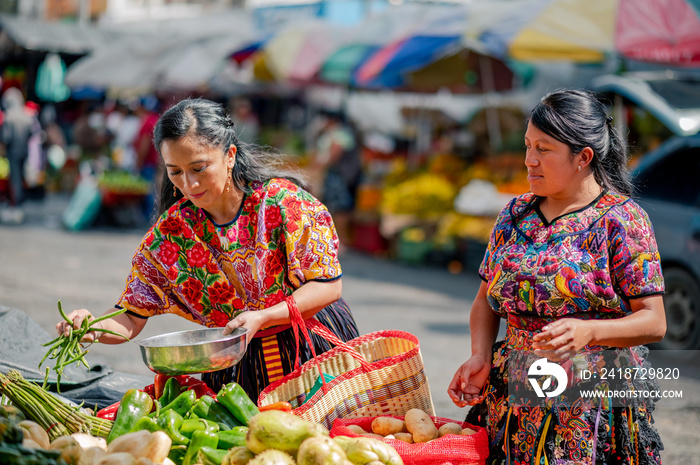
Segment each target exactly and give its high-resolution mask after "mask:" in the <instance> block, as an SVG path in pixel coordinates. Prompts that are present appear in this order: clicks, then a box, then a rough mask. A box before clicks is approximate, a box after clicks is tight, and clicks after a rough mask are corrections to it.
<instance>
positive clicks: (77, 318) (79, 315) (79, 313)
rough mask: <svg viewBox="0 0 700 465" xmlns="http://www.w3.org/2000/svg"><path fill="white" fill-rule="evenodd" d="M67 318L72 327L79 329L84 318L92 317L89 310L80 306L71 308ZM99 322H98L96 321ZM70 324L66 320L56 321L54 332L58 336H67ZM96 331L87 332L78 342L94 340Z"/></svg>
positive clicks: (90, 319) (90, 318)
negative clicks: (78, 308)
mask: <svg viewBox="0 0 700 465" xmlns="http://www.w3.org/2000/svg"><path fill="white" fill-rule="evenodd" d="M67 316H68V319H69V320H71V321H72V322H73V329H74V330H75V329H80V327H81V326H82V324H83V321H84V320H86V319H87V320H88V322H89V321H92V320H93V319H94V317H93V316H92V313H90V311H89V310H87V309H84V308H81V309H80V310H73V311H72V312H70V313H69V314H68V315H67ZM98 324H99V323H98ZM70 328H71V325H70V324H68V322H67V321H66V320H63V319H62V320H61V321H59V322H58V323H56V332H57V333H58V335H59V336H61V335H63V336H66V337H67V336H68V335H69V334H70ZM95 337H96V333H95V332H94V331H90V332H88V333H87V334H86V335H85V336H84V337H83V339H82V340H81V341H80V342H94V341H95Z"/></svg>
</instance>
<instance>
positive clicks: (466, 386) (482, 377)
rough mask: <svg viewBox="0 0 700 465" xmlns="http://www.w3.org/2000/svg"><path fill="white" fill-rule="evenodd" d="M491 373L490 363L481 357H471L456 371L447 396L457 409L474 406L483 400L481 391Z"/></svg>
mask: <svg viewBox="0 0 700 465" xmlns="http://www.w3.org/2000/svg"><path fill="white" fill-rule="evenodd" d="M490 371H491V363H490V361H488V360H486V358H485V357H484V356H483V355H472V356H471V357H470V358H469V360H467V361H466V362H464V363H463V364H462V366H460V367H459V368H458V369H457V372H456V373H455V375H454V377H453V378H452V382H451V383H450V386H449V387H448V388H447V394H448V395H449V396H450V399H452V402H454V404H455V405H456V406H457V407H466V406H467V405H474V404H477V403H479V402H481V401H482V400H483V396H482V395H481V390H482V388H483V387H484V384H486V380H487V379H488V377H489V372H490Z"/></svg>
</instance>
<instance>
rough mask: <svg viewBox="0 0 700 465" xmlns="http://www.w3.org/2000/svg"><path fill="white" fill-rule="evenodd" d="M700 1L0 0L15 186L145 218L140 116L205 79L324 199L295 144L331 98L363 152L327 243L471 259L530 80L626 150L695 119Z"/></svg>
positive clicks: (150, 168)
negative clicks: (573, 95) (610, 106)
mask: <svg viewBox="0 0 700 465" xmlns="http://www.w3.org/2000/svg"><path fill="white" fill-rule="evenodd" d="M699 10H700V2H698V1H697V0H494V1H477V0H473V1H468V0H465V1H452V2H446V1H443V2H438V1H431V2H428V1H408V0H405V1H400V0H391V1H380V0H364V1H363V0H333V1H312V0H309V1H301V0H300V1H273V0H256V1H254V0H249V1H236V0H207V1H178V0H4V1H2V2H0V11H2V15H1V16H0V73H1V74H0V76H1V78H2V91H3V92H5V91H6V90H7V89H9V88H12V87H16V88H18V89H20V90H21V91H22V94H23V96H24V98H25V99H26V102H27V103H26V105H27V111H28V112H29V113H31V114H32V115H33V118H34V122H35V124H34V128H33V132H32V138H31V139H30V154H29V157H28V159H27V161H26V166H25V169H24V177H25V185H26V188H27V191H26V193H27V197H28V201H29V202H41V201H43V199H45V197H46V196H47V195H52V194H62V195H70V196H72V197H74V201H73V202H72V203H71V206H70V207H69V210H70V211H67V212H66V214H65V215H64V217H63V219H62V221H63V224H64V226H65V227H66V228H68V229H70V230H82V229H86V228H90V227H95V226H100V225H108V226H113V227H118V228H145V227H147V225H148V224H149V212H150V208H149V207H150V206H151V202H152V193H153V189H154V188H153V184H154V183H153V182H152V180H153V179H157V178H156V174H157V173H158V170H159V168H160V167H159V166H158V157H157V156H155V154H154V153H153V149H152V147H151V146H150V131H151V130H152V128H153V125H154V123H155V121H156V119H157V117H158V114H159V113H161V112H162V111H163V110H164V109H166V108H167V107H168V106H169V105H171V104H172V103H173V102H176V101H178V100H180V99H182V98H185V97H194V96H204V97H207V98H210V99H213V100H217V101H221V102H224V103H226V104H227V105H229V108H230V109H231V112H232V114H233V116H234V119H235V122H236V124H237V126H238V128H239V131H241V139H242V140H243V141H244V142H248V143H254V144H259V145H263V146H269V147H272V148H274V149H276V150H280V151H282V152H283V153H285V154H288V155H289V156H290V163H296V164H298V165H300V166H301V167H303V168H305V169H307V174H308V176H309V179H310V181H311V185H312V187H313V190H314V193H315V194H316V195H317V196H319V197H320V198H321V199H323V197H324V193H323V192H322V191H321V189H320V187H321V186H322V180H321V178H322V176H323V172H322V171H320V170H317V169H315V168H314V166H315V164H314V162H313V156H312V155H313V154H314V153H316V152H317V150H316V149H317V142H318V141H319V140H320V139H321V138H322V136H323V131H324V129H323V128H324V123H323V121H325V119H327V118H329V116H328V115H333V114H335V115H336V116H339V117H340V120H341V123H340V124H341V125H342V128H343V130H344V131H345V135H346V138H351V141H350V145H349V146H350V147H354V151H355V153H356V156H357V159H358V163H359V164H360V167H361V170H360V172H359V175H358V177H357V178H356V179H355V181H356V188H357V189H356V196H355V199H354V200H355V202H354V209H353V211H352V212H351V215H350V217H349V218H348V220H347V226H346V227H345V229H347V231H346V232H344V236H345V237H343V238H342V239H343V242H345V244H346V245H348V246H349V247H351V248H353V249H355V250H358V251H361V252H366V253H369V254H377V255H381V256H385V257H389V258H391V259H396V260H400V261H403V262H406V263H421V264H422V263H429V264H435V265H438V266H445V267H449V269H450V270H452V271H453V272H455V273H458V272H461V271H462V270H464V269H473V268H475V267H476V266H477V265H478V263H479V261H480V259H481V256H482V253H483V248H484V244H485V241H486V240H487V237H488V233H489V230H490V227H491V226H492V224H493V219H494V217H495V214H496V213H497V212H498V211H499V210H500V208H501V207H502V206H503V205H504V204H505V203H506V202H507V201H508V199H510V198H512V197H513V196H515V195H518V194H520V193H523V192H525V191H526V190H527V189H528V185H527V181H526V172H525V169H524V163H523V152H522V145H523V142H522V138H523V134H524V119H525V117H526V115H527V113H528V111H529V109H530V108H532V106H533V105H534V104H535V103H536V102H537V100H538V99H539V98H540V97H541V96H542V95H544V93H546V92H547V91H552V90H555V89H558V88H562V87H584V88H593V89H596V90H599V91H601V92H605V93H607V95H608V96H609V97H610V101H611V103H614V104H615V115H616V118H615V124H617V125H618V126H620V127H622V129H623V130H625V131H626V133H627V134H629V138H630V143H631V145H632V152H631V162H632V163H635V162H636V159H637V157H638V156H640V155H641V154H643V153H645V152H647V151H648V150H649V149H651V148H653V147H655V146H657V145H658V144H660V143H661V142H663V141H664V140H665V139H667V138H669V137H670V136H672V135H674V134H680V135H685V134H691V133H694V132H697V130H698V127H700V122H698V120H697V113H698V111H699V110H697V108H698V107H700V93H698V85H697V82H696V81H695V79H696V76H698V75H699V74H698V73H697V71H698V70H697V66H698V63H699V62H700V19H699V16H698V15H699V14H700V12H699ZM640 73H641V74H640ZM636 76H642V77H643V78H644V79H650V78H649V76H655V77H654V78H653V79H657V77H658V79H659V82H660V83H659V84H658V85H657V86H656V87H654V86H655V84H654V83H653V82H651V84H650V81H638V80H636V79H637V77H636ZM635 86H636V87H637V88H640V87H643V86H647V88H653V89H654V90H658V89H661V90H659V92H661V91H663V92H665V94H667V96H670V97H669V98H671V99H672V100H674V101H672V102H671V104H670V105H669V104H668V102H663V101H662V100H661V99H659V98H658V96H656V94H653V95H651V94H652V93H651V92H647V93H649V94H650V95H651V97H647V96H644V95H643V94H644V92H636V91H635V90H634V89H635ZM640 95H641V96H640ZM655 96H656V97H655ZM654 98H656V100H654ZM659 102H661V103H659ZM677 102H682V105H680V106H679V105H678V104H677ZM667 107H668V108H667ZM681 107H683V108H684V109H688V108H690V109H693V107H694V108H695V113H692V112H690V111H686V112H685V113H684V114H680V113H681V112H680V110H678V108H681ZM669 108H670V113H669ZM674 111H675V113H677V114H674V113H673V112H674ZM691 113H692V114H691ZM678 114H680V116H679V115H678ZM7 176H8V174H7V162H6V161H4V162H3V160H2V158H0V201H2V202H3V203H1V204H0V221H2V222H4V223H6V224H11V223H18V222H22V220H23V212H22V211H17V210H18V209H13V208H11V206H10V204H11V202H9V200H10V199H9V197H8V190H7Z"/></svg>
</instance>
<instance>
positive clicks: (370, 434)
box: [362, 433, 384, 439]
mask: <svg viewBox="0 0 700 465" xmlns="http://www.w3.org/2000/svg"><path fill="white" fill-rule="evenodd" d="M362 436H367V437H368V438H377V439H384V436H382V435H381V434H377V433H364V434H363V435H362Z"/></svg>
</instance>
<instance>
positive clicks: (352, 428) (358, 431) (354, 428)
mask: <svg viewBox="0 0 700 465" xmlns="http://www.w3.org/2000/svg"><path fill="white" fill-rule="evenodd" d="M348 429H349V430H350V431H352V432H353V433H355V434H366V433H367V432H368V431H365V430H363V429H362V427H361V426H360V425H348Z"/></svg>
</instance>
